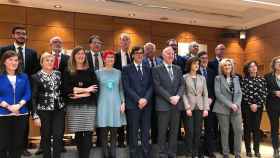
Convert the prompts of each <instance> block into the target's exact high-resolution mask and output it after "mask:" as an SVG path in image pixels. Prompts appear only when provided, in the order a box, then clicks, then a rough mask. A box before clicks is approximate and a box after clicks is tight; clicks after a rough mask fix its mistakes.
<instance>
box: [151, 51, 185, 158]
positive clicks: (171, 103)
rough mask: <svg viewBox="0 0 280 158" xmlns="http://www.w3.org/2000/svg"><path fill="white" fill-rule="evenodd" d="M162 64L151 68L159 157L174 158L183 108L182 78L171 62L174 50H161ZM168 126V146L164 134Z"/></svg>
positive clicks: (179, 70) (179, 71)
mask: <svg viewBox="0 0 280 158" xmlns="http://www.w3.org/2000/svg"><path fill="white" fill-rule="evenodd" d="M162 57H163V60H164V61H163V64H162V65H160V66H157V67H155V68H154V69H152V74H153V82H154V90H155V94H156V111H157V113H158V144H159V150H160V151H159V157H160V158H166V157H168V158H175V157H176V152H177V135H178V127H179V118H180V111H181V110H182V111H183V110H185V108H184V106H183V102H182V96H183V93H184V79H183V75H182V70H181V69H180V67H179V66H177V65H174V64H172V62H173V60H174V50H173V49H172V47H170V46H169V47H166V48H165V49H164V50H163V51H162ZM168 128H169V138H168V147H167V148H166V146H165V144H166V134H167V131H168Z"/></svg>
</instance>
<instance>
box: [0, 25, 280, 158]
mask: <svg viewBox="0 0 280 158" xmlns="http://www.w3.org/2000/svg"><path fill="white" fill-rule="evenodd" d="M12 37H13V38H14V43H13V44H12V45H9V46H3V47H1V48H0V57H1V60H0V83H1V84H0V125H1V128H0V140H1V141H0V157H1V158H20V157H21V155H22V154H23V153H24V151H25V149H26V147H27V144H28V143H27V142H28V128H29V125H28V120H29V116H30V114H31V116H32V119H33V121H34V124H35V125H37V126H38V127H40V133H41V143H40V148H41V149H42V151H43V158H60V157H61V153H62V152H63V150H64V143H63V135H64V131H65V124H67V126H66V128H67V130H68V132H69V133H75V143H76V145H77V149H78V157H79V158H89V157H90V151H91V148H92V144H93V141H92V137H93V132H95V133H96V135H97V141H96V142H95V143H96V144H97V145H98V146H101V147H102V151H103V152H102V153H103V157H104V158H116V157H117V154H116V148H117V144H118V145H119V146H121V147H122V146H125V138H126V140H127V144H128V146H129V157H130V158H140V157H144V158H150V157H151V143H150V140H151V141H152V143H156V144H158V146H159V153H158V156H159V157H160V158H175V157H176V153H177V145H178V143H177V141H178V137H179V139H180V137H181V126H182V128H184V132H183V133H184V136H183V140H184V142H185V145H186V148H185V154H186V156H188V157H203V156H204V154H206V155H207V156H209V157H211V158H215V157H216V156H215V154H214V152H215V151H216V148H215V146H217V142H216V139H217V138H218V139H220V140H221V152H222V154H223V157H224V158H228V157H229V154H230V148H229V144H230V143H229V133H230V131H233V138H234V145H233V146H234V148H233V149H234V151H233V154H234V156H235V158H241V143H242V136H244V142H245V147H246V155H247V156H248V157H253V156H254V155H255V156H256V157H261V153H260V150H259V148H260V147H259V146H260V137H261V136H260V123H261V119H262V113H263V108H264V106H265V107H266V110H267V112H268V115H269V119H270V125H271V138H272V146H273V149H274V154H273V156H274V157H275V158H279V150H278V148H279V140H278V130H279V117H280V105H279V104H280V56H278V57H275V58H273V59H272V62H271V72H270V73H268V74H267V75H265V76H264V77H263V76H261V75H260V74H259V73H258V63H257V62H256V61H249V62H248V63H246V64H245V66H244V75H243V77H242V76H241V75H239V74H237V73H235V64H236V63H235V62H234V60H232V59H229V58H224V52H225V49H226V48H225V46H224V45H223V44H219V45H217V47H216V48H215V55H216V56H215V58H214V60H212V61H208V53H207V52H206V51H201V52H199V45H198V44H197V43H196V42H192V43H191V44H190V46H189V52H190V53H189V54H188V55H187V56H184V57H182V56H179V55H178V43H177V41H176V40H175V39H170V40H168V41H167V45H166V47H165V48H164V49H163V50H162V52H161V55H160V56H158V57H157V56H156V55H155V52H156V46H155V44H153V43H151V42H148V43H146V44H145V45H144V46H143V47H142V46H134V47H132V49H131V50H130V37H129V35H128V34H121V36H120V39H119V42H120V43H119V45H120V49H119V50H118V51H116V52H115V51H113V50H105V51H102V45H103V42H102V40H101V39H100V37H99V36H97V35H93V36H91V37H90V38H89V48H90V49H89V50H85V49H84V48H83V47H80V46H77V47H75V48H74V49H73V50H72V52H71V53H70V55H68V54H67V53H66V52H65V50H64V49H63V40H62V39H61V38H60V37H58V36H56V37H53V38H51V39H50V47H51V51H49V52H44V53H42V54H41V56H40V59H39V60H38V58H37V55H38V54H37V53H36V51H35V50H33V49H30V48H27V46H26V39H27V31H26V29H25V28H24V27H15V28H13V30H12ZM65 121H66V122H65ZM124 126H125V127H126V130H125V128H124ZM231 129H232V130H231ZM203 131H204V132H203ZM202 133H204V138H205V139H204V142H205V145H204V149H203V150H201V146H202V143H201V136H202ZM243 133H244V135H243ZM251 135H252V136H251ZM251 137H253V150H254V155H253V153H252V151H251ZM139 141H141V152H140V150H139V149H138V148H139V147H138V146H139V144H138V142H139ZM25 152H26V151H25Z"/></svg>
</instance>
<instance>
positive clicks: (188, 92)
mask: <svg viewBox="0 0 280 158" xmlns="http://www.w3.org/2000/svg"><path fill="white" fill-rule="evenodd" d="M184 81H185V93H184V95H183V101H184V106H185V109H186V110H188V109H191V110H194V109H195V108H196V107H198V109H199V110H209V105H208V90H207V84H206V80H205V78H204V76H202V75H199V74H197V77H196V81H195V83H194V81H193V79H192V77H191V75H190V74H189V73H188V74H186V75H184Z"/></svg>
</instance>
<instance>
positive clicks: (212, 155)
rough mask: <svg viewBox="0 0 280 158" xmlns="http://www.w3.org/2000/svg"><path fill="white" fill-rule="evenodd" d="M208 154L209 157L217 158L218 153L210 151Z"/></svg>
mask: <svg viewBox="0 0 280 158" xmlns="http://www.w3.org/2000/svg"><path fill="white" fill-rule="evenodd" d="M206 156H207V157H209V158H216V155H215V154H214V153H208V154H207V155H206Z"/></svg>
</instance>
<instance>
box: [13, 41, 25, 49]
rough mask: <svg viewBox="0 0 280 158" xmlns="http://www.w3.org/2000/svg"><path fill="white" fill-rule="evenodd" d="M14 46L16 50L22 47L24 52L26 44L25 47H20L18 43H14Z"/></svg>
mask: <svg viewBox="0 0 280 158" xmlns="http://www.w3.org/2000/svg"><path fill="white" fill-rule="evenodd" d="M14 46H15V48H16V50H17V49H18V47H21V48H22V50H24V49H25V44H24V45H22V46H20V45H18V44H17V43H16V42H14Z"/></svg>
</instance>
